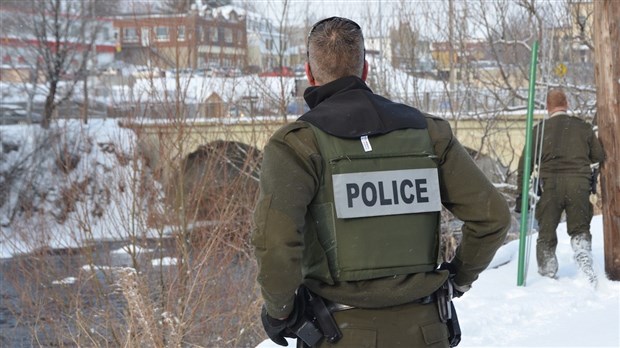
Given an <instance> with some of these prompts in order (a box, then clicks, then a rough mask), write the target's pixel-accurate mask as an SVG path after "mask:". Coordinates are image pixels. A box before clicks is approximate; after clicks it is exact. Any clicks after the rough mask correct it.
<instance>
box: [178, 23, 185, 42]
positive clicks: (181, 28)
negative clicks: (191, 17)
mask: <svg viewBox="0 0 620 348" xmlns="http://www.w3.org/2000/svg"><path fill="white" fill-rule="evenodd" d="M177 41H185V26H184V25H179V26H178V27H177Z"/></svg>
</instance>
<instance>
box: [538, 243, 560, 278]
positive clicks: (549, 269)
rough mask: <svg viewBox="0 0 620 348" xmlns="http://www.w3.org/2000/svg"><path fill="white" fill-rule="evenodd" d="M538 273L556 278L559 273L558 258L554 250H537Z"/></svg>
mask: <svg viewBox="0 0 620 348" xmlns="http://www.w3.org/2000/svg"><path fill="white" fill-rule="evenodd" d="M536 260H537V261H538V273H539V274H540V275H541V276H543V277H549V278H556V274H557V273H558V259H557V257H556V256H555V253H554V252H551V251H548V250H543V249H539V250H537V252H536Z"/></svg>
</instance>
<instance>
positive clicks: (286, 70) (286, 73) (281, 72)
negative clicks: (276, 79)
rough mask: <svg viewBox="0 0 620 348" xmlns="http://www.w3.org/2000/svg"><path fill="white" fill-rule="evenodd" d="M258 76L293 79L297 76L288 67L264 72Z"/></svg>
mask: <svg viewBox="0 0 620 348" xmlns="http://www.w3.org/2000/svg"><path fill="white" fill-rule="evenodd" d="M258 76H260V77H269V76H286V77H293V76H295V72H294V71H293V70H292V69H291V68H289V67H287V66H280V67H275V68H273V69H271V70H269V71H265V72H262V73H260V74H258Z"/></svg>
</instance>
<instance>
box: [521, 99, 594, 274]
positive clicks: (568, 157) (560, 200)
mask: <svg viewBox="0 0 620 348" xmlns="http://www.w3.org/2000/svg"><path fill="white" fill-rule="evenodd" d="M567 111H568V101H567V100H566V95H565V94H564V92H563V91H562V90H561V89H553V90H550V91H549V92H548V93H547V112H548V114H549V119H548V120H546V121H545V122H544V123H539V124H537V125H536V126H534V128H533V134H536V135H538V136H537V138H538V139H542V147H540V146H538V147H539V148H541V153H540V164H538V165H537V168H535V166H534V165H535V162H536V160H537V157H538V156H537V155H534V156H532V163H531V168H534V169H535V171H536V172H538V177H539V180H540V182H541V185H538V186H539V187H540V188H541V191H542V192H540V195H541V196H540V200H539V201H538V203H537V205H536V220H537V221H538V229H539V231H538V239H537V241H536V261H537V263H538V273H540V274H541V275H543V276H546V277H551V278H555V277H556V274H557V271H558V261H557V258H556V256H555V249H556V247H557V245H558V238H557V235H556V228H557V227H558V224H559V223H560V219H561V217H562V212H566V229H567V232H568V235H569V236H570V237H571V246H572V248H573V251H574V258H575V261H576V262H577V264H578V266H579V267H580V269H581V270H582V271H583V272H584V273H585V274H586V276H587V277H588V278H589V280H590V281H591V282H592V283H593V284H595V285H596V274H595V273H594V271H593V269H592V255H591V250H592V235H591V234H590V221H591V220H592V204H591V203H590V199H589V198H590V192H591V191H593V190H595V188H593V187H592V186H593V184H594V185H595V183H594V179H595V178H593V175H592V168H591V166H590V165H591V164H594V163H598V162H601V161H603V157H604V156H603V149H602V147H601V144H600V142H599V140H598V138H597V137H596V134H594V130H593V129H592V126H591V125H590V124H589V123H587V122H585V121H583V120H581V119H580V118H578V117H575V116H570V115H568V113H567ZM539 143H541V142H540V141H539ZM524 151H525V149H524ZM524 162H525V154H522V155H521V159H520V161H519V168H518V171H517V173H518V174H517V176H518V178H517V183H518V192H521V190H522V183H523V165H524ZM593 192H594V191H593ZM516 203H517V205H516V207H515V211H516V212H518V213H520V212H521V196H518V197H517V202H516Z"/></svg>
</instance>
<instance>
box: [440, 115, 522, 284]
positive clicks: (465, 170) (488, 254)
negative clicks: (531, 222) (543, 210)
mask: <svg viewBox="0 0 620 348" xmlns="http://www.w3.org/2000/svg"><path fill="white" fill-rule="evenodd" d="M428 120H429V122H428V128H429V133H430V135H431V139H433V141H434V147H435V153H436V154H437V155H438V156H439V160H440V163H439V182H440V188H441V201H442V204H443V206H444V207H445V208H446V209H448V210H449V211H450V212H451V213H452V214H454V216H456V217H457V218H458V219H460V220H461V221H463V226H462V228H461V229H462V232H463V238H462V240H461V242H460V244H459V246H458V247H457V250H456V255H455V257H454V259H453V260H452V263H453V264H454V265H455V266H456V269H457V273H456V277H455V279H454V281H455V283H456V284H458V285H461V286H468V285H471V284H472V283H473V282H474V281H475V280H476V279H478V275H479V274H480V273H481V272H482V271H483V270H484V269H485V268H486V267H487V266H488V265H489V263H490V262H491V260H492V259H493V256H494V255H495V252H496V251H497V249H498V248H499V247H500V246H501V245H502V244H503V243H504V241H505V239H506V233H507V232H508V228H509V227H510V220H511V218H510V211H509V209H508V204H507V203H506V200H505V199H504V197H503V196H502V195H501V193H499V191H497V189H496V188H495V187H494V186H493V184H492V183H491V182H490V181H489V180H488V179H487V177H486V176H485V175H484V173H483V172H482V171H481V170H480V169H479V168H478V166H477V165H476V164H475V163H474V161H473V159H472V158H471V156H469V154H468V153H467V151H466V150H465V148H464V147H463V146H462V145H461V144H460V143H459V141H458V140H457V139H456V138H455V137H454V136H453V135H452V131H451V129H450V125H449V123H448V122H447V121H444V120H440V119H434V118H429V119H428Z"/></svg>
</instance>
